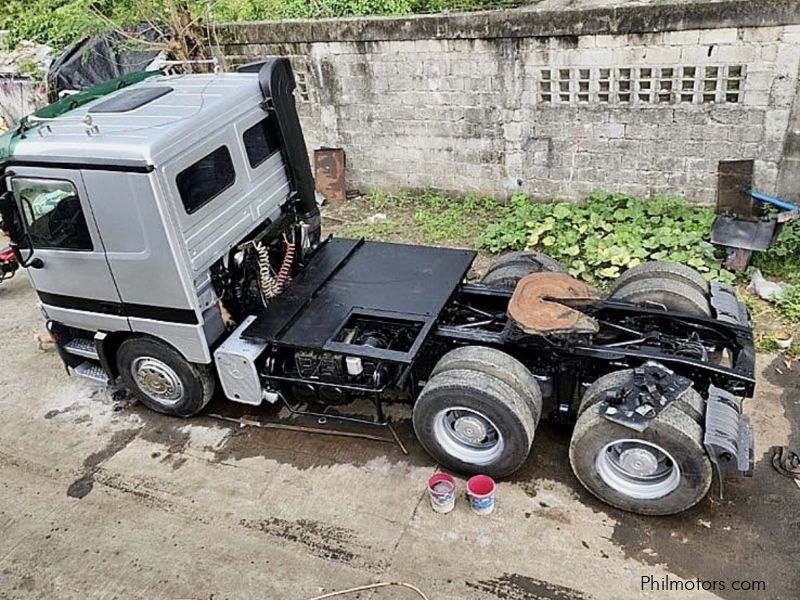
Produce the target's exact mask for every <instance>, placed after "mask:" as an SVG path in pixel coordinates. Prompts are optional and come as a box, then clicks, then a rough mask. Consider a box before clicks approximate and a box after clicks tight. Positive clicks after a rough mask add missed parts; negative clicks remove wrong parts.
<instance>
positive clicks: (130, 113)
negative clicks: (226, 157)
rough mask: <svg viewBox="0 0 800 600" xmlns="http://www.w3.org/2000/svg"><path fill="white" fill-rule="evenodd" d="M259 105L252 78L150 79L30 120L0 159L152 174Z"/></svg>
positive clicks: (237, 75)
mask: <svg viewBox="0 0 800 600" xmlns="http://www.w3.org/2000/svg"><path fill="white" fill-rule="evenodd" d="M262 100H263V96H262V93H261V89H260V88H259V81H258V76H257V74H255V73H217V74H197V75H161V74H158V75H154V76H149V77H147V78H146V79H144V80H142V81H139V82H138V83H134V84H132V85H129V86H127V87H124V88H122V89H120V90H117V91H113V92H111V93H109V94H105V95H102V96H100V97H98V98H96V99H93V100H91V101H90V102H88V103H86V104H83V105H82V106H79V107H77V108H74V109H72V110H68V111H67V112H65V113H63V114H60V115H59V116H55V117H54V118H52V119H47V120H40V119H36V118H31V119H30V121H29V125H30V126H31V127H30V129H27V130H25V131H24V132H23V133H22V134H21V135H17V136H16V138H15V139H14V141H13V144H11V143H9V146H10V147H12V148H13V149H12V150H11V156H8V157H6V160H7V161H9V162H12V163H15V162H37V163H46V162H47V163H49V162H52V163H74V164H75V165H76V166H78V165H82V164H85V165H107V166H112V167H113V166H119V167H145V168H150V167H152V166H158V163H159V161H162V162H163V161H164V160H166V159H168V158H169V157H171V156H172V154H174V153H177V152H180V150H181V149H182V148H184V147H186V146H190V145H193V144H196V143H199V142H200V141H201V140H202V139H203V138H204V137H205V136H207V134H208V133H209V131H210V130H211V129H212V128H213V129H217V128H219V127H220V126H222V125H224V124H225V123H227V122H228V121H230V120H231V119H232V118H233V117H234V116H235V115H238V114H241V112H243V111H244V110H246V109H247V108H248V107H256V106H258V105H259V104H260V102H261V101H262ZM51 106H54V105H51ZM46 108H49V107H46ZM39 112H45V113H46V110H45V111H38V112H37V113H35V114H39ZM0 140H1V141H0V143H2V142H5V141H6V140H3V138H0Z"/></svg>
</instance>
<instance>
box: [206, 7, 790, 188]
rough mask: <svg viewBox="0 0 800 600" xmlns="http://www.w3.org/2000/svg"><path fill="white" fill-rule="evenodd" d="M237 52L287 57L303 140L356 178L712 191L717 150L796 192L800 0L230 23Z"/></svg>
mask: <svg viewBox="0 0 800 600" xmlns="http://www.w3.org/2000/svg"><path fill="white" fill-rule="evenodd" d="M218 35H219V36H220V39H221V40H223V42H222V46H223V48H222V49H223V53H224V55H225V56H226V58H227V60H228V63H229V64H230V65H232V66H233V65H235V64H237V63H241V62H245V61H249V60H253V59H255V58H258V57H260V56H265V55H287V56H289V57H290V58H291V59H292V62H293V66H294V68H295V72H296V76H297V80H298V106H299V108H300V114H301V119H302V122H303V126H304V128H305V132H306V138H307V143H308V145H309V148H310V149H311V148H316V147H320V146H328V147H342V148H344V149H345V151H346V153H347V165H348V173H347V177H348V184H349V187H351V188H358V189H362V190H363V189H371V188H380V189H388V190H397V189H420V188H435V189H440V190H445V191H452V192H456V193H465V192H478V193H481V194H490V195H495V196H507V195H510V194H513V193H515V192H518V191H521V192H526V193H528V194H531V195H534V196H538V197H559V198H567V199H580V198H583V197H585V196H586V195H587V194H588V193H589V192H591V191H592V190H593V189H597V188H604V189H608V190H613V191H622V192H629V193H634V194H639V195H650V194H654V193H659V192H678V193H682V194H685V195H686V196H687V197H689V198H690V199H692V200H693V201H696V202H699V203H710V202H713V201H714V199H715V194H716V182H717V168H718V164H719V162H720V161H724V160H740V159H752V160H754V161H755V186H756V187H757V188H758V189H760V190H763V191H766V192H768V193H780V194H782V195H784V196H786V197H791V198H797V197H798V194H800V189H798V188H797V187H796V183H797V182H798V180H799V179H800V175H795V174H794V173H795V171H796V170H797V168H798V167H800V162H799V161H800V155H796V154H798V153H800V144H798V143H796V142H797V140H798V139H800V102H798V100H797V95H798V94H797V91H798V71H799V70H800V2H797V1H795V0H776V1H775V2H771V3H769V4H768V5H767V4H765V3H763V2H761V1H760V0H758V1H749V0H730V1H728V2H713V3H703V2H700V3H693V4H688V5H687V4H676V5H669V4H658V5H653V6H647V7H636V10H635V11H633V10H631V9H630V7H617V8H614V7H610V8H603V9H593V10H585V11H580V10H578V11H576V10H571V11H562V12H561V13H560V14H559V13H553V12H552V11H550V12H541V11H536V10H523V11H503V12H494V13H474V14H467V15H455V16H435V17H430V16H427V17H417V18H402V19H357V20H356V19H352V20H351V19H345V20H332V21H323V22H319V21H316V22H307V21H298V22H290V23H260V24H230V25H225V26H223V27H220V28H218Z"/></svg>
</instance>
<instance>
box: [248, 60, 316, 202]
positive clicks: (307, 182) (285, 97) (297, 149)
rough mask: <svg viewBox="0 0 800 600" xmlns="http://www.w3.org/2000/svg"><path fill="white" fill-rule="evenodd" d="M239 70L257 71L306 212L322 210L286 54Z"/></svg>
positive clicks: (289, 171)
mask: <svg viewBox="0 0 800 600" xmlns="http://www.w3.org/2000/svg"><path fill="white" fill-rule="evenodd" d="M237 71H238V72H239V73H258V84H259V86H260V87H261V93H262V95H263V96H264V103H263V106H264V109H265V110H268V111H270V112H271V113H272V114H274V115H275V121H276V123H277V125H278V134H279V136H280V138H281V154H282V155H283V161H284V163H285V164H286V170H287V172H288V173H289V178H290V179H291V181H292V183H293V184H294V189H295V191H296V192H297V195H298V197H299V199H300V205H301V207H302V208H301V210H302V212H303V214H304V215H305V216H313V215H315V214H318V213H319V208H318V207H317V202H316V197H315V194H314V178H313V176H312V175H311V164H310V163H309V162H308V151H307V150H306V142H305V139H304V138H303V129H302V127H301V126H300V119H299V117H298V116H297V108H296V107H295V103H294V94H293V93H292V92H293V91H294V88H295V84H294V74H293V73H292V66H291V63H289V60H288V59H287V58H269V59H265V60H262V61H258V62H254V63H249V64H246V65H242V66H241V67H239V68H238V69H237Z"/></svg>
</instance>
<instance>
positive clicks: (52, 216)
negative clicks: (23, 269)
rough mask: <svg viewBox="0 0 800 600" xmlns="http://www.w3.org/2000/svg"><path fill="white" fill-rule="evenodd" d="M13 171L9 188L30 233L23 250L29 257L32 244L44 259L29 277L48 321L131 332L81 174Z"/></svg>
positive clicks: (30, 272) (46, 169)
mask: <svg viewBox="0 0 800 600" xmlns="http://www.w3.org/2000/svg"><path fill="white" fill-rule="evenodd" d="M12 171H13V172H12V173H8V172H7V174H8V175H9V178H8V181H7V185H8V188H9V189H10V190H11V191H12V193H13V194H14V200H15V202H16V204H17V208H18V210H19V213H20V215H21V217H22V222H23V224H24V227H25V232H26V234H27V239H26V241H25V242H24V243H23V244H21V249H22V253H23V255H26V254H27V253H28V252H29V251H30V250H29V249H28V248H26V246H28V245H29V246H30V247H31V248H32V250H33V256H34V257H35V258H38V259H40V260H39V261H36V264H35V265H32V266H31V268H29V269H28V275H29V276H30V279H31V281H32V283H33V285H34V287H35V288H36V291H37V292H38V294H39V298H40V299H41V301H42V304H43V308H44V309H45V311H46V312H47V314H48V317H49V318H51V319H54V320H57V321H60V322H64V323H65V324H72V325H73V326H76V327H83V328H87V329H92V330H97V329H101V328H108V329H112V328H113V329H119V328H121V327H120V325H125V328H127V319H126V318H125V316H124V311H123V308H122V304H121V301H120V297H119V293H118V292H117V288H116V285H115V284H114V279H113V277H112V275H111V270H110V268H109V265H108V261H107V259H106V253H105V247H104V246H103V240H102V238H101V236H100V234H99V232H98V230H97V226H96V224H95V220H94V215H93V214H92V209H91V203H90V201H89V198H88V196H87V193H86V188H85V186H84V184H83V179H82V177H81V174H80V172H78V171H73V170H70V169H51V168H43V167H42V168H38V167H16V166H15V167H13V169H12ZM51 313H52V314H51ZM77 313H84V314H77ZM85 313H101V314H102V315H105V316H104V317H100V318H92V316H91V315H87V314H85ZM106 321H110V322H109V323H106ZM111 322H113V325H112V326H110V325H111ZM92 325H93V326H92ZM104 326H105V327H104Z"/></svg>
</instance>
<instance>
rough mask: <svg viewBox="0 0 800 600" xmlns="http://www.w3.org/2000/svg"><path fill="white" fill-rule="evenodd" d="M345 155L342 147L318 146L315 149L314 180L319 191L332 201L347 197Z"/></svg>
mask: <svg viewBox="0 0 800 600" xmlns="http://www.w3.org/2000/svg"><path fill="white" fill-rule="evenodd" d="M344 174H345V155H344V150H343V149H342V148H317V149H316V150H314V181H315V182H316V188H317V191H318V192H319V193H320V194H322V195H323V196H325V199H326V200H329V201H330V202H341V201H343V200H345V199H346V198H347V185H346V184H345V179H344Z"/></svg>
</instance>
